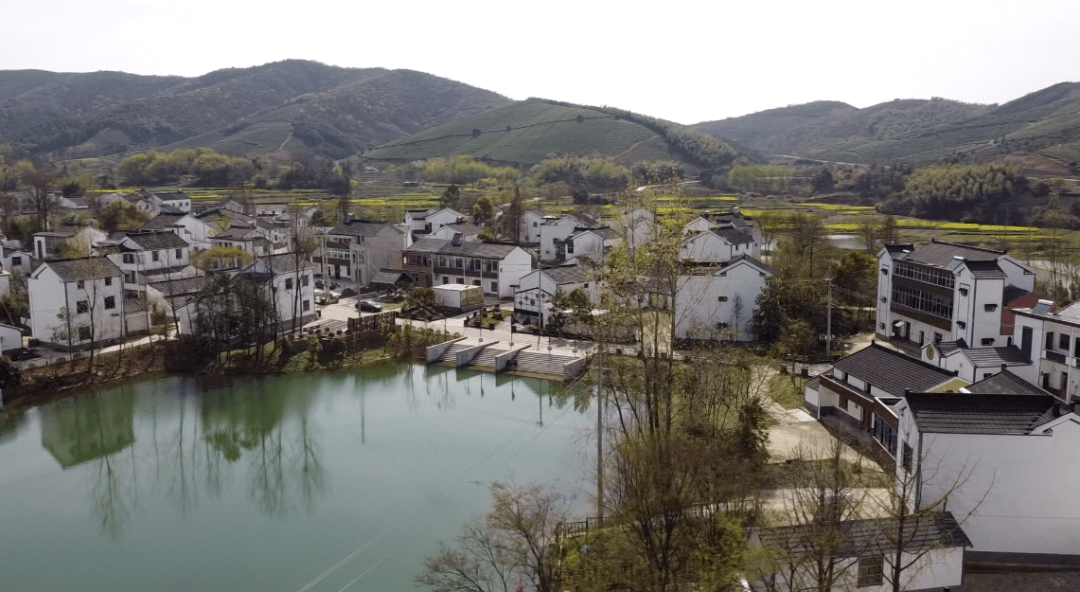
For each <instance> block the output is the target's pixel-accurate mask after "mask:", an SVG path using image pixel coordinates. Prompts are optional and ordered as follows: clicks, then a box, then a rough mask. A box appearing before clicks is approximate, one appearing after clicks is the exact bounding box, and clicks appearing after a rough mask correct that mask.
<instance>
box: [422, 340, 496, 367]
mask: <svg viewBox="0 0 1080 592" xmlns="http://www.w3.org/2000/svg"><path fill="white" fill-rule="evenodd" d="M469 347H472V346H470V345H462V344H460V343H455V344H453V345H451V346H450V347H449V348H447V350H446V351H445V352H443V355H442V357H440V358H439V359H438V361H436V362H435V363H436V364H442V365H443V366H450V367H451V368H457V354H458V352H459V351H461V350H463V349H466V348H469ZM492 365H494V364H492Z"/></svg>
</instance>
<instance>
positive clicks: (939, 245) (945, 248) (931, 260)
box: [886, 239, 1008, 268]
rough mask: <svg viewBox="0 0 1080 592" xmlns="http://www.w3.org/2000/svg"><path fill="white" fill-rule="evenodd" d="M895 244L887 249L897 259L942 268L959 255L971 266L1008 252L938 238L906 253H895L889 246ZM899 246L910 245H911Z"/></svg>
mask: <svg viewBox="0 0 1080 592" xmlns="http://www.w3.org/2000/svg"><path fill="white" fill-rule="evenodd" d="M893 246H897V245H887V246H886V249H888V250H889V252H891V253H894V256H895V257H896V258H897V259H901V260H904V261H911V262H913V263H922V264H923V265H931V266H934V267H942V268H946V267H949V266H950V265H952V264H953V261H955V260H956V258H957V257H960V258H962V259H964V260H965V261H966V262H967V263H968V266H969V267H970V264H971V263H972V262H978V261H997V260H998V258H999V257H1003V256H1005V255H1007V254H1008V253H1007V252H1006V251H995V250H993V249H983V248H980V247H972V246H971V245H961V244H957V243H949V242H945V241H939V240H937V239H934V240H932V241H930V242H929V243H927V244H925V245H923V246H921V247H919V248H917V249H915V250H913V251H910V252H908V253H904V252H903V250H901V251H900V252H899V253H895V252H894V251H893V250H892V249H890V248H889V247H893ZM899 246H905V247H910V246H911V245H899Z"/></svg>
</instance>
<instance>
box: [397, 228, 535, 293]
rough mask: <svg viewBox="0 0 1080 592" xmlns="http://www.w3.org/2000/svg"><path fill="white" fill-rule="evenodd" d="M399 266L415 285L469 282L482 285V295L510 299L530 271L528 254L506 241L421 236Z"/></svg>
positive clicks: (403, 253) (408, 250)
mask: <svg viewBox="0 0 1080 592" xmlns="http://www.w3.org/2000/svg"><path fill="white" fill-rule="evenodd" d="M402 269H403V270H404V271H406V272H408V273H409V275H410V276H412V277H413V280H414V284H415V285H416V286H417V287H423V288H430V287H433V286H438V285H443V284H472V285H474V286H481V287H483V288H484V294H487V295H490V296H497V297H499V298H512V297H513V296H514V290H516V289H517V287H518V286H519V285H520V284H521V278H522V277H524V276H525V274H527V273H529V272H530V271H532V256H531V255H529V253H528V252H526V251H525V250H524V249H522V248H521V247H519V246H517V245H514V244H510V243H500V242H482V243H467V242H464V241H453V240H450V241H445V240H440V239H435V238H422V239H420V240H417V241H416V242H415V243H413V244H412V246H411V247H409V248H408V249H405V250H404V251H403V252H402Z"/></svg>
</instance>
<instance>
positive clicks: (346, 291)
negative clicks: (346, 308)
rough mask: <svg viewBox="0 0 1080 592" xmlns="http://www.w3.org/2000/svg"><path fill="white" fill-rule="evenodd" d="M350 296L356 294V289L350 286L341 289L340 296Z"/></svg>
mask: <svg viewBox="0 0 1080 592" xmlns="http://www.w3.org/2000/svg"><path fill="white" fill-rule="evenodd" d="M350 296H356V290H353V289H352V288H345V289H344V290H342V291H341V297H342V298H348V297H350Z"/></svg>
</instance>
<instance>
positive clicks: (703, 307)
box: [675, 256, 774, 341]
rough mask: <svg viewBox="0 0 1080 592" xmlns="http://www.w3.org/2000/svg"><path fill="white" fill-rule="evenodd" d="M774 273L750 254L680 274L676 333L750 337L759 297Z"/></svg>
mask: <svg viewBox="0 0 1080 592" xmlns="http://www.w3.org/2000/svg"><path fill="white" fill-rule="evenodd" d="M773 275H774V273H773V270H772V268H771V267H769V266H768V265H765V264H764V263H762V262H760V261H758V260H757V259H754V258H753V257H749V256H742V257H737V258H735V259H731V260H729V261H727V263H725V264H724V265H723V266H721V267H707V268H698V269H697V270H696V271H693V272H691V273H687V274H686V275H680V276H679V279H678V284H677V291H676V295H675V336H676V337H677V338H679V339H692V340H713V339H728V340H734V341H748V340H750V339H751V335H750V324H751V320H752V319H753V316H754V311H755V310H756V309H757V297H758V295H759V294H761V291H762V290H764V289H765V285H766V281H767V280H768V279H769V278H771V277H772V276H773Z"/></svg>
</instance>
